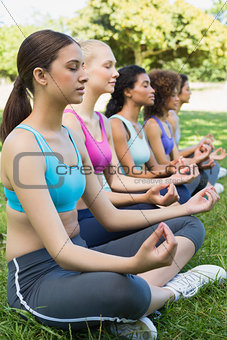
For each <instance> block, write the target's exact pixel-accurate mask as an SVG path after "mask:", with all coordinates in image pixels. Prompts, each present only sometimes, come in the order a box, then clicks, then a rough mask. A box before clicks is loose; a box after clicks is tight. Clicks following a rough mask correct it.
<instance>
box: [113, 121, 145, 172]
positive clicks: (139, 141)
mask: <svg viewBox="0 0 227 340" xmlns="http://www.w3.org/2000/svg"><path fill="white" fill-rule="evenodd" d="M112 118H118V119H120V120H121V121H122V122H123V123H124V124H125V125H126V127H127V129H128V130H129V132H130V138H129V140H128V150H129V152H130V153H131V155H132V158H133V160H134V163H135V166H136V167H137V168H138V170H141V167H143V165H144V164H145V163H146V162H148V161H149V159H150V156H151V152H150V147H149V145H148V143H147V141H146V138H145V134H144V131H143V129H142V126H141V125H140V126H141V133H142V138H140V137H139V136H138V133H137V132H136V130H135V129H134V127H133V125H132V123H131V122H130V121H129V120H128V119H126V118H125V117H123V116H121V115H118V114H115V115H113V116H111V117H110V118H109V119H112Z"/></svg>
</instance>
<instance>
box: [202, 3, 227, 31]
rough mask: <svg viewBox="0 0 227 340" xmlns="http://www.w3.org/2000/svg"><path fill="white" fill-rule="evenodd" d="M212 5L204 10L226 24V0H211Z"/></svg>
mask: <svg viewBox="0 0 227 340" xmlns="http://www.w3.org/2000/svg"><path fill="white" fill-rule="evenodd" d="M212 3H213V5H212V7H211V8H210V9H209V10H207V11H206V13H208V14H212V15H213V16H214V17H216V19H217V20H219V21H220V22H221V23H222V24H224V25H225V26H227V2H226V0H213V1H212Z"/></svg>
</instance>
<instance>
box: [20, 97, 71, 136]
mask: <svg viewBox="0 0 227 340" xmlns="http://www.w3.org/2000/svg"><path fill="white" fill-rule="evenodd" d="M64 108H65V104H63V103H59V102H57V101H56V100H53V99H51V98H49V97H47V96H38V97H37V98H36V97H34V102H33V110H32V112H31V114H30V115H29V116H28V118H27V119H26V122H27V123H29V122H30V121H32V122H33V123H35V125H36V126H37V127H38V128H40V130H43V131H49V130H52V131H55V132H57V131H60V130H61V125H62V114H63V110H64Z"/></svg>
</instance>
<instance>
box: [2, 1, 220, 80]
mask: <svg viewBox="0 0 227 340" xmlns="http://www.w3.org/2000/svg"><path fill="white" fill-rule="evenodd" d="M213 1H214V6H213V9H212V10H210V13H211V14H212V15H210V14H208V13H205V12H204V11H203V10H201V9H199V8H196V7H194V6H192V5H190V4H188V3H186V2H185V1H184V0H176V1H175V2H174V3H173V4H170V2H169V0H134V1H128V0H88V2H87V6H86V7H84V8H83V9H81V10H79V11H78V12H76V13H75V15H74V17H73V18H72V19H67V18H62V17H60V18H59V19H58V20H53V19H51V18H50V17H48V16H46V15H44V16H43V17H42V14H40V13H34V22H36V25H35V26H34V25H33V26H21V27H17V26H16V25H14V26H10V27H7V26H2V27H0V59H1V64H0V77H8V78H10V79H11V80H14V79H15V77H16V74H17V70H16V55H17V51H18V49H19V46H20V44H21V42H22V41H23V40H24V38H25V37H26V36H28V35H29V34H30V33H32V32H34V31H37V30H39V29H43V28H50V29H54V30H59V31H62V32H65V33H68V34H71V35H72V36H74V37H76V38H77V39H88V38H95V39H100V40H103V41H105V42H106V43H108V44H109V45H110V46H111V48H112V49H113V52H114V54H115V56H116V59H117V62H118V66H124V65H128V64H132V63H136V64H138V65H141V66H144V67H145V68H146V70H147V71H149V70H150V69H152V68H165V69H172V70H174V71H177V72H181V73H182V72H183V73H186V74H188V75H189V76H190V79H191V81H195V80H199V81H222V80H225V78H226V69H227V27H226V26H225V25H224V24H222V23H221V22H220V21H219V20H215V21H214V22H213V20H214V17H213V15H215V14H216V13H217V11H218V9H220V6H221V5H223V3H224V0H213ZM225 17H226V12H224V14H223V15H222V17H221V16H219V19H220V20H221V21H222V22H223V23H225V20H224V18H225Z"/></svg>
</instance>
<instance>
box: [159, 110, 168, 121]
mask: <svg viewBox="0 0 227 340" xmlns="http://www.w3.org/2000/svg"><path fill="white" fill-rule="evenodd" d="M168 112H169V110H166V109H163V116H162V117H160V118H159V119H160V120H162V121H163V122H164V121H165V120H166V118H167V117H168Z"/></svg>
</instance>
